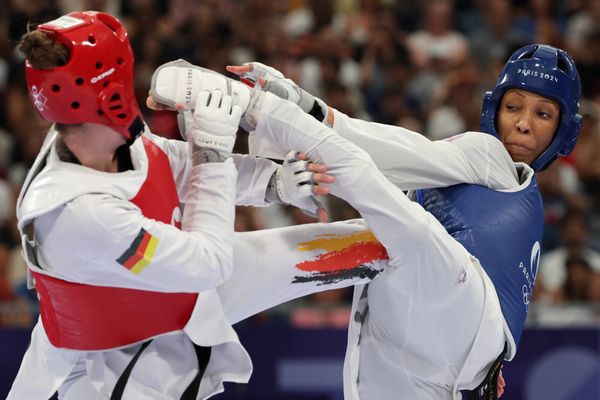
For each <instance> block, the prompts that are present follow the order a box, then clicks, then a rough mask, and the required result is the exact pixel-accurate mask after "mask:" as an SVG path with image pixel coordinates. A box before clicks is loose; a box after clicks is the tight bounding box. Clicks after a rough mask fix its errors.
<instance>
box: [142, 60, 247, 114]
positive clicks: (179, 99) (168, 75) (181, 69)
mask: <svg viewBox="0 0 600 400" xmlns="http://www.w3.org/2000/svg"><path fill="white" fill-rule="evenodd" d="M203 90H207V91H214V90H220V91H221V92H223V93H224V94H225V95H228V96H230V97H231V98H232V104H234V105H238V106H240V109H241V112H242V115H244V113H245V112H246V109H247V108H248V104H249V103H250V97H251V89H250V88H249V87H248V86H246V85H244V84H242V83H241V82H238V81H236V80H233V79H229V78H227V77H226V76H224V75H221V74H219V73H217V72H214V71H211V70H209V69H206V68H202V67H198V66H196V65H193V64H190V63H189V62H187V61H185V60H181V59H179V60H175V61H171V62H168V63H166V64H163V65H161V66H160V67H158V68H157V69H156V70H155V71H154V73H153V74H152V83H151V87H150V97H152V98H153V99H154V100H155V101H156V102H157V103H160V104H163V105H165V106H168V107H171V108H173V109H174V108H175V104H183V105H184V106H186V107H187V108H189V109H193V108H194V107H195V105H196V99H197V97H198V93H200V92H201V91H203Z"/></svg>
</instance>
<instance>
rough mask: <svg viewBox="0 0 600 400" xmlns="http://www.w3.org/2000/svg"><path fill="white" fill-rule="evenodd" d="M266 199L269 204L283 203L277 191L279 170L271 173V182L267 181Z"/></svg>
mask: <svg viewBox="0 0 600 400" xmlns="http://www.w3.org/2000/svg"><path fill="white" fill-rule="evenodd" d="M265 201H266V202H267V203H269V204H273V203H282V201H281V198H280V197H279V193H278V191H277V171H275V172H273V175H271V178H270V179H269V183H267V190H266V191H265Z"/></svg>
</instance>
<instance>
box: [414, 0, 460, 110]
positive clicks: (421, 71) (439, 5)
mask: <svg viewBox="0 0 600 400" xmlns="http://www.w3.org/2000/svg"><path fill="white" fill-rule="evenodd" d="M423 7H424V10H423V20H422V28H421V29H420V30H417V31H415V32H411V33H409V34H408V36H407V38H406V45H407V47H408V50H409V53H410V59H411V62H412V65H413V66H414V68H416V70H417V75H416V76H415V79H414V80H413V81H412V82H411V85H410V93H411V94H412V95H414V96H416V98H417V99H418V100H419V104H421V105H422V106H423V108H425V109H426V108H427V106H428V105H429V104H430V103H431V102H432V100H433V98H434V96H435V94H436V93H439V88H440V85H441V84H442V83H443V81H444V78H445V76H446V75H447V74H448V72H449V71H450V70H452V69H453V68H454V67H456V66H458V65H459V64H461V63H462V62H464V61H465V60H466V59H467V57H468V56H469V44H468V41H467V38H466V37H465V36H464V35H463V34H462V33H460V32H458V31H454V30H452V21H453V17H454V3H453V2H452V1H450V0H427V1H425V2H424V3H423Z"/></svg>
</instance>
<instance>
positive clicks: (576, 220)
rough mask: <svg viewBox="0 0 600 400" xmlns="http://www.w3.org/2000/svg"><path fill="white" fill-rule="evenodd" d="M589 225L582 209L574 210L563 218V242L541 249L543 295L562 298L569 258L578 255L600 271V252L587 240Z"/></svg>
mask: <svg viewBox="0 0 600 400" xmlns="http://www.w3.org/2000/svg"><path fill="white" fill-rule="evenodd" d="M588 239H589V237H588V226H587V221H586V218H585V215H584V214H583V213H582V212H579V211H574V210H571V211H569V212H567V213H566V214H565V215H564V217H563V218H562V220H561V242H562V244H561V246H560V247H558V248H557V249H555V250H553V251H550V252H548V253H546V254H545V255H544V254H543V253H542V259H541V261H540V268H539V271H540V272H539V275H540V276H539V279H540V280H541V284H542V285H541V288H542V291H543V292H544V295H545V296H544V297H546V298H548V299H550V301H552V302H554V303H558V302H560V301H561V299H562V297H563V293H562V288H563V287H564V285H565V283H566V281H567V275H568V269H567V261H568V260H569V258H571V257H578V258H581V259H583V260H584V261H585V262H587V263H588V265H589V266H590V268H591V269H592V270H593V271H595V272H600V253H598V252H597V251H595V250H594V249H592V248H591V247H590V246H589V244H588Z"/></svg>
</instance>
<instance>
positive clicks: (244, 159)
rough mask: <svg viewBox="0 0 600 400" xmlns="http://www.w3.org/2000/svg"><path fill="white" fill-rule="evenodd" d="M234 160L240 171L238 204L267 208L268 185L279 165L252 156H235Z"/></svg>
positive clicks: (237, 191) (237, 192)
mask: <svg viewBox="0 0 600 400" xmlns="http://www.w3.org/2000/svg"><path fill="white" fill-rule="evenodd" d="M232 158H233V162H234V163H235V166H236V168H237V170H238V179H237V188H236V204H239V205H243V206H254V207H266V206H267V205H268V203H267V202H266V201H265V193H266V190H267V185H268V183H269V180H270V179H271V176H272V175H273V173H274V172H275V171H276V170H277V168H278V167H279V164H277V163H275V162H273V161H271V160H268V159H266V158H260V157H255V156H251V155H241V154H233V155H232Z"/></svg>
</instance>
